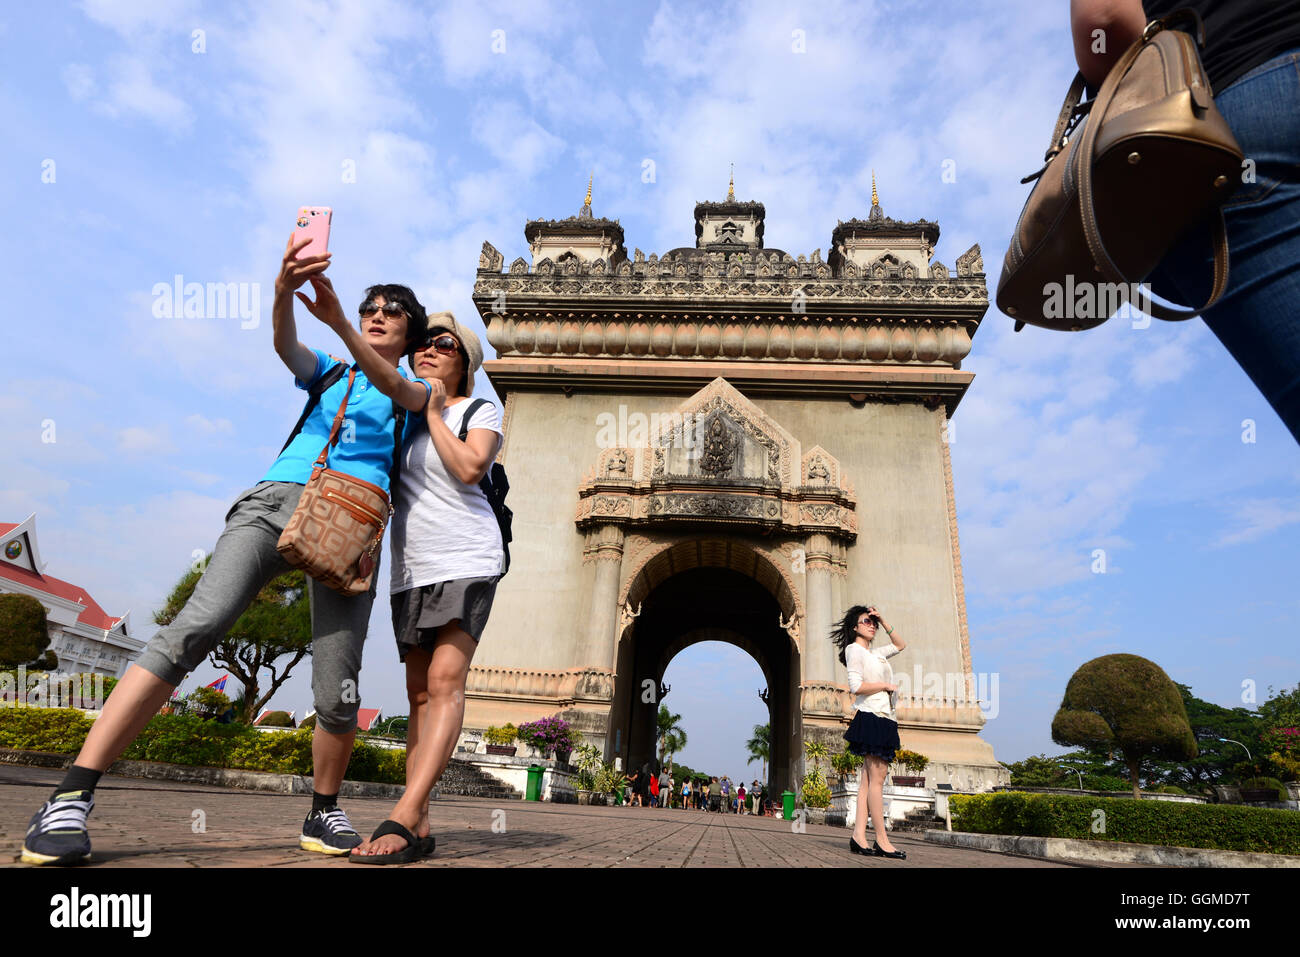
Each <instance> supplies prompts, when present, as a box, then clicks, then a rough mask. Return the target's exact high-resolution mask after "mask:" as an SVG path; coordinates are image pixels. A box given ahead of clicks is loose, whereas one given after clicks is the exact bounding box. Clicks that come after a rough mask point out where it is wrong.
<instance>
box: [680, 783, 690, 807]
mask: <svg viewBox="0 0 1300 957" xmlns="http://www.w3.org/2000/svg"><path fill="white" fill-rule="evenodd" d="M690 806H691V779H690V778H684V779H682V808H683V810H689V809H690Z"/></svg>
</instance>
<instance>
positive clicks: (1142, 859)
mask: <svg viewBox="0 0 1300 957" xmlns="http://www.w3.org/2000/svg"><path fill="white" fill-rule="evenodd" d="M925 839H926V840H927V841H929V842H930V843H932V844H943V845H946V846H948V847H965V848H970V849H971V850H976V851H992V852H994V853H995V854H1012V855H1016V856H1018V857H1036V858H1039V859H1041V860H1045V861H1070V862H1079V861H1083V862H1099V863H1108V864H1149V865H1151V866H1156V867H1300V857H1298V856H1295V855H1291V854H1261V853H1256V852H1251V851H1221V850H1215V849H1211V848H1203V847H1167V846H1165V845H1161V844H1127V843H1120V842H1118V841H1080V840H1074V839H1072V838H1064V837H1020V836H1015V835H1010V834H972V833H970V832H968V831H926V832H925Z"/></svg>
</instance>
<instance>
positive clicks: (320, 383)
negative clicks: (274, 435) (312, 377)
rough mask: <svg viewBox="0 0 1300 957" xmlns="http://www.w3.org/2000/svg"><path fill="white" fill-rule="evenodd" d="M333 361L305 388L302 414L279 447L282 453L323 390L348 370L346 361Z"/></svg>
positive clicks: (305, 422) (300, 427) (317, 402)
mask: <svg viewBox="0 0 1300 957" xmlns="http://www.w3.org/2000/svg"><path fill="white" fill-rule="evenodd" d="M330 358H331V359H334V356H330ZM334 361H335V365H334V366H333V367H331V368H330V370H329V371H328V372H326V373H325V374H324V375H322V376H321V377H320V378H319V379H317V380H316V381H315V382H314V383H313V384H312V385H311V387H310V388H308V389H307V395H308V399H307V404H306V406H304V407H303V410H302V415H300V416H298V422H297V424H296V425H295V426H294V427H293V431H292V432H290V433H289V437H288V438H287V439H285V440H284V445H283V446H282V447H281V448H280V452H281V453H283V452H284V450H285V449H287V448H288V447H289V445H290V443H292V442H293V440H294V439H296V438H297V437H298V433H299V432H301V431H302V427H303V426H304V425H306V424H307V417H308V416H309V415H311V413H312V410H313V409H315V408H316V406H317V404H319V403H320V397H321V396H322V395H324V393H325V390H326V389H328V388H329V387H330V386H332V385H333V384H334V383H335V382H338V381H339V379H341V378H343V373H344V372H346V371H347V370H348V367H347V363H345V362H344V361H343V360H342V359H334Z"/></svg>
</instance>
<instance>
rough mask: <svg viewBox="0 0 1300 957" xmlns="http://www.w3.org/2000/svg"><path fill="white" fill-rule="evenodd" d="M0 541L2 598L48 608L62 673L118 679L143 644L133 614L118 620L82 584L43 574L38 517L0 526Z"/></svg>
mask: <svg viewBox="0 0 1300 957" xmlns="http://www.w3.org/2000/svg"><path fill="white" fill-rule="evenodd" d="M0 542H3V543H4V544H3V546H0V593H9V594H18V595H31V596H32V597H33V598H35V599H36V600H37V601H39V602H40V603H41V605H42V606H44V608H45V617H46V620H47V621H48V622H49V626H50V647H49V650H50V651H52V652H54V653H55V655H57V656H58V659H59V666H58V670H59V671H60V672H63V673H80V672H90V673H93V674H101V675H105V676H107V677H110V678H120V677H121V676H122V675H123V673H125V671H126V666H127V665H129V664H130V663H131V662H132V661H134V660H135V659H136V658H137V657H139V655H140V652H141V651H143V650H144V645H145V643H144V642H143V641H141V640H140V639H138V638H134V637H132V635H131V630H130V613H129V612H128V613H127V614H125V615H122V616H121V617H114V616H112V615H110V614H108V613H107V612H105V611H104V609H103V608H101V607H100V606H99V603H98V602H97V601H95V599H93V598H91V597H90V594H89V593H88V592H87V591H86V590H85V589H84V588H82V587H81V586H80V585H74V584H72V583H71V582H67V581H64V580H63V579H62V578H55V577H54V576H53V575H47V574H46V573H45V570H44V569H45V563H44V562H43V561H41V552H40V545H39V543H38V542H37V538H36V516H35V515H29V516H28V517H27V519H26V520H25V521H23V522H19V523H17V524H14V523H12V522H0Z"/></svg>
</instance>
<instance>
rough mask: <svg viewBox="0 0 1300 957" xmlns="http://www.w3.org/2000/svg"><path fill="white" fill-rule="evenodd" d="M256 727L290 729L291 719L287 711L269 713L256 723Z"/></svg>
mask: <svg viewBox="0 0 1300 957" xmlns="http://www.w3.org/2000/svg"><path fill="white" fill-rule="evenodd" d="M258 725H259V726H261V727H263V728H292V727H293V718H292V717H291V716H290V714H289V712H288V711H271V712H269V713H268V714H267V715H266V716H265V717H264V718H262V720H261V721H259V722H258Z"/></svg>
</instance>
